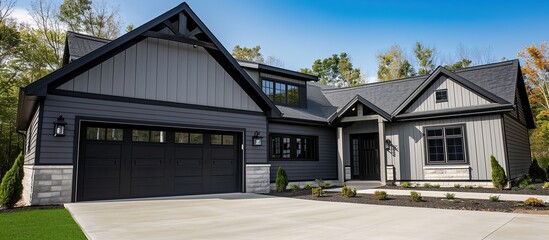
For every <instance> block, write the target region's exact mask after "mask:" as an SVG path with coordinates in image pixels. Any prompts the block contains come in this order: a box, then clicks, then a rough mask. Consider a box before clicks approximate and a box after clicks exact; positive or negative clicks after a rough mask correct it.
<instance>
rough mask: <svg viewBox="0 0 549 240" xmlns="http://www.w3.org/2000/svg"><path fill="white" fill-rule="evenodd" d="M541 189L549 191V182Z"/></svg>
mask: <svg viewBox="0 0 549 240" xmlns="http://www.w3.org/2000/svg"><path fill="white" fill-rule="evenodd" d="M541 188H543V189H549V182H545V183H544V184H543V186H542V187H541Z"/></svg>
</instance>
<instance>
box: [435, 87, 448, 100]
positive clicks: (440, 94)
mask: <svg viewBox="0 0 549 240" xmlns="http://www.w3.org/2000/svg"><path fill="white" fill-rule="evenodd" d="M435 97H436V102H437V103H439V102H448V90H447V89H442V90H437V91H436V92H435Z"/></svg>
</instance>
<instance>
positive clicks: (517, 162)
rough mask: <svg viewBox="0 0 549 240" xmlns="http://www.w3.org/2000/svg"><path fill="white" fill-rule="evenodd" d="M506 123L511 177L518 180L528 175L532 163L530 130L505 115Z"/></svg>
mask: <svg viewBox="0 0 549 240" xmlns="http://www.w3.org/2000/svg"><path fill="white" fill-rule="evenodd" d="M504 123H505V137H506V141H507V156H508V158H509V168H510V172H511V174H510V177H511V178H517V177H520V176H522V175H524V174H527V173H528V168H529V167H530V163H531V161H532V160H531V157H530V141H529V139H528V129H527V128H526V126H525V125H524V124H523V123H520V122H519V121H517V119H516V118H514V117H512V116H509V115H507V114H505V115H504Z"/></svg>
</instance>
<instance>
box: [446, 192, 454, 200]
mask: <svg viewBox="0 0 549 240" xmlns="http://www.w3.org/2000/svg"><path fill="white" fill-rule="evenodd" d="M445 196H446V199H454V198H456V194H454V193H446V195H445Z"/></svg>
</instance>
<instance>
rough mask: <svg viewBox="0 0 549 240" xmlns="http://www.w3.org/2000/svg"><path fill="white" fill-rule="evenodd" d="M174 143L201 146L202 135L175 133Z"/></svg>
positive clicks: (202, 141)
mask: <svg viewBox="0 0 549 240" xmlns="http://www.w3.org/2000/svg"><path fill="white" fill-rule="evenodd" d="M212 136H213V135H212ZM175 143H182V144H203V143H204V134H202V133H188V132H176V133H175Z"/></svg>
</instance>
